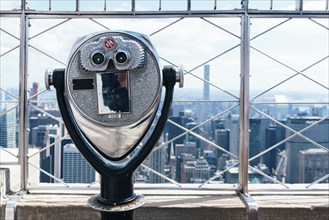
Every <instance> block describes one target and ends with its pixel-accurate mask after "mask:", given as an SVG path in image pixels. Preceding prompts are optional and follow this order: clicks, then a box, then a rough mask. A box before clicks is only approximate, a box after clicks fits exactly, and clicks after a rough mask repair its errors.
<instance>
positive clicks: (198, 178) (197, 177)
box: [193, 157, 210, 183]
mask: <svg viewBox="0 0 329 220" xmlns="http://www.w3.org/2000/svg"><path fill="white" fill-rule="evenodd" d="M209 178H210V166H209V164H208V162H207V160H206V159H205V158H203V157H200V158H199V159H197V160H196V163H195V168H194V172H193V182H194V183H203V182H205V181H207V180H208V179H209Z"/></svg>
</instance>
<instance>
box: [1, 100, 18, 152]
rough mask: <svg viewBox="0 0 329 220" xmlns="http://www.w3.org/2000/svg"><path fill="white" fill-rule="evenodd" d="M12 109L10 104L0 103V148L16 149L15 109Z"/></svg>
mask: <svg viewBox="0 0 329 220" xmlns="http://www.w3.org/2000/svg"><path fill="white" fill-rule="evenodd" d="M0 98H1V97H0ZM0 101H1V100H0ZM12 107H14V106H13V105H12V103H3V102H0V146H1V147H4V148H12V147H16V123H17V122H16V109H11V108H12ZM10 109H11V110H10ZM7 111H8V112H7ZM5 112H7V113H5Z"/></svg>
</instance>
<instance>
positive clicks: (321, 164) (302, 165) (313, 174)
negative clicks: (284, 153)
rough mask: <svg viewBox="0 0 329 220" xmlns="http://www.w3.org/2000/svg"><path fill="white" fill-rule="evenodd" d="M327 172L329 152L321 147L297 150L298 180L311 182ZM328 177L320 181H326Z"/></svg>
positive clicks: (328, 169)
mask: <svg viewBox="0 0 329 220" xmlns="http://www.w3.org/2000/svg"><path fill="white" fill-rule="evenodd" d="M328 173H329V152H328V151H326V150H324V149H321V148H311V149H307V150H303V151H299V182H300V183H313V182H314V181H316V180H318V179H320V178H322V177H324V176H325V175H327V174H328ZM328 182H329V180H328V178H327V179H325V180H323V182H322V183H328Z"/></svg>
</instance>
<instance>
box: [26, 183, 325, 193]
mask: <svg viewBox="0 0 329 220" xmlns="http://www.w3.org/2000/svg"><path fill="white" fill-rule="evenodd" d="M88 185H90V184H70V185H69V188H68V187H67V186H64V185H62V184H58V183H57V184H56V183H43V184H38V185H31V186H29V193H34V192H33V191H38V190H40V191H41V190H42V192H43V193H44V194H58V192H56V190H63V192H61V193H63V194H65V193H72V191H79V193H81V194H89V193H94V192H93V191H95V190H99V184H97V185H95V186H93V187H88ZM236 185H237V183H232V184H228V183H224V184H217V183H216V184H208V185H207V187H199V184H193V183H191V184H190V183H184V184H182V187H179V186H176V185H174V184H170V183H164V184H159V183H157V184H140V183H135V184H134V189H136V190H168V191H170V190H173V191H174V190H177V191H189V190H191V191H199V192H202V191H213V192H214V193H216V192H218V191H236V190H237V189H238V188H237V186H236ZM259 185H262V186H266V187H259ZM286 185H287V186H288V187H289V188H285V187H284V186H282V185H281V184H250V185H249V188H248V191H249V192H253V193H264V192H265V193H267V194H268V193H275V194H276V195H278V193H280V192H281V193H282V194H283V195H286V194H287V193H296V192H302V193H303V192H314V193H318V192H321V193H324V192H326V193H328V187H327V185H328V184H327V183H318V184H317V185H316V186H318V187H316V188H305V186H306V184H289V183H288V184H286ZM253 186H255V187H253ZM279 187H280V188H279ZM81 190H83V191H81ZM35 193H39V192H35Z"/></svg>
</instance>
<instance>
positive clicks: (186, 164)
mask: <svg viewBox="0 0 329 220" xmlns="http://www.w3.org/2000/svg"><path fill="white" fill-rule="evenodd" d="M181 161H182V164H181V170H180V177H181V179H180V182H181V183H191V182H192V178H193V171H194V165H195V157H194V156H193V155H192V154H185V153H183V154H181Z"/></svg>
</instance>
